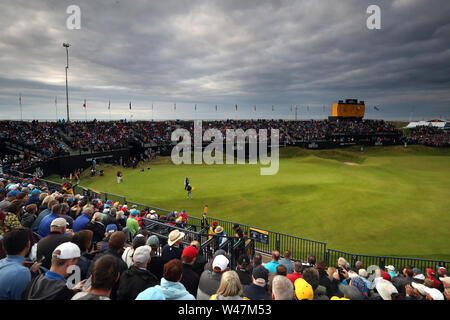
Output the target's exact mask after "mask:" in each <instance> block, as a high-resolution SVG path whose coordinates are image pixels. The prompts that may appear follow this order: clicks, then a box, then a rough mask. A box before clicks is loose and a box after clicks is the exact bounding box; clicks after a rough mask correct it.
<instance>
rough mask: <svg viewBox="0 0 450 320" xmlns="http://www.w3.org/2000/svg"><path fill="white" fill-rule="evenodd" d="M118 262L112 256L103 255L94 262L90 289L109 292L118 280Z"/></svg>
mask: <svg viewBox="0 0 450 320" xmlns="http://www.w3.org/2000/svg"><path fill="white" fill-rule="evenodd" d="M119 277H120V273H119V262H118V260H117V258H115V257H114V256H112V255H109V254H105V255H103V256H101V257H100V258H99V259H98V260H97V261H95V262H94V265H93V268H92V273H91V289H94V290H111V289H112V288H113V287H114V284H115V283H116V282H117V281H118V280H119Z"/></svg>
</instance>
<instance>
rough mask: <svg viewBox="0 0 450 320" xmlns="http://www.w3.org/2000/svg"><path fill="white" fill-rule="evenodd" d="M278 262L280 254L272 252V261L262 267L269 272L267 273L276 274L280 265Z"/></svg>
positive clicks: (275, 251)
mask: <svg viewBox="0 0 450 320" xmlns="http://www.w3.org/2000/svg"><path fill="white" fill-rule="evenodd" d="M278 260H280V252H279V251H277V250H274V251H272V261H270V262H268V263H266V264H265V265H264V267H265V268H266V269H267V270H269V272H272V273H276V272H277V267H278V265H279V264H280V263H279V262H278Z"/></svg>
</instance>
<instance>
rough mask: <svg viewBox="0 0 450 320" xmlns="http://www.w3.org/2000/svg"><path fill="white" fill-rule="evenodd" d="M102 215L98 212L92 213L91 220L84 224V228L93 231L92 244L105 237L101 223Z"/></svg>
mask: <svg viewBox="0 0 450 320" xmlns="http://www.w3.org/2000/svg"><path fill="white" fill-rule="evenodd" d="M102 219H103V216H102V214H101V213H100V212H96V213H94V216H93V217H92V219H91V221H90V222H88V223H87V224H86V226H85V229H87V230H91V231H92V232H93V233H94V236H93V238H92V241H93V242H94V244H96V243H97V242H100V241H102V240H103V238H104V237H105V232H106V227H105V225H104V224H103V223H102Z"/></svg>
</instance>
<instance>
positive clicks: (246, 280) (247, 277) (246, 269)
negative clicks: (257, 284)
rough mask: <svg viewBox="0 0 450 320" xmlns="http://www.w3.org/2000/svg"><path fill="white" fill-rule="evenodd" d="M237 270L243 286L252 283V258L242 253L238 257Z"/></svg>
mask: <svg viewBox="0 0 450 320" xmlns="http://www.w3.org/2000/svg"><path fill="white" fill-rule="evenodd" d="M236 272H237V274H238V276H239V280H240V281H241V284H242V285H243V286H245V285H248V284H250V283H252V274H251V272H250V258H249V257H247V255H245V254H241V255H240V256H239V257H238V259H237V266H236Z"/></svg>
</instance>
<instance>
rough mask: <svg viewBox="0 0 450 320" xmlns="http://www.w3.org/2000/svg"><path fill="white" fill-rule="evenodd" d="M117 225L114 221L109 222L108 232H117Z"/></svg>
mask: <svg viewBox="0 0 450 320" xmlns="http://www.w3.org/2000/svg"><path fill="white" fill-rule="evenodd" d="M116 231H117V226H116V225H115V224H114V223H111V224H108V225H107V226H106V232H116Z"/></svg>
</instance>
